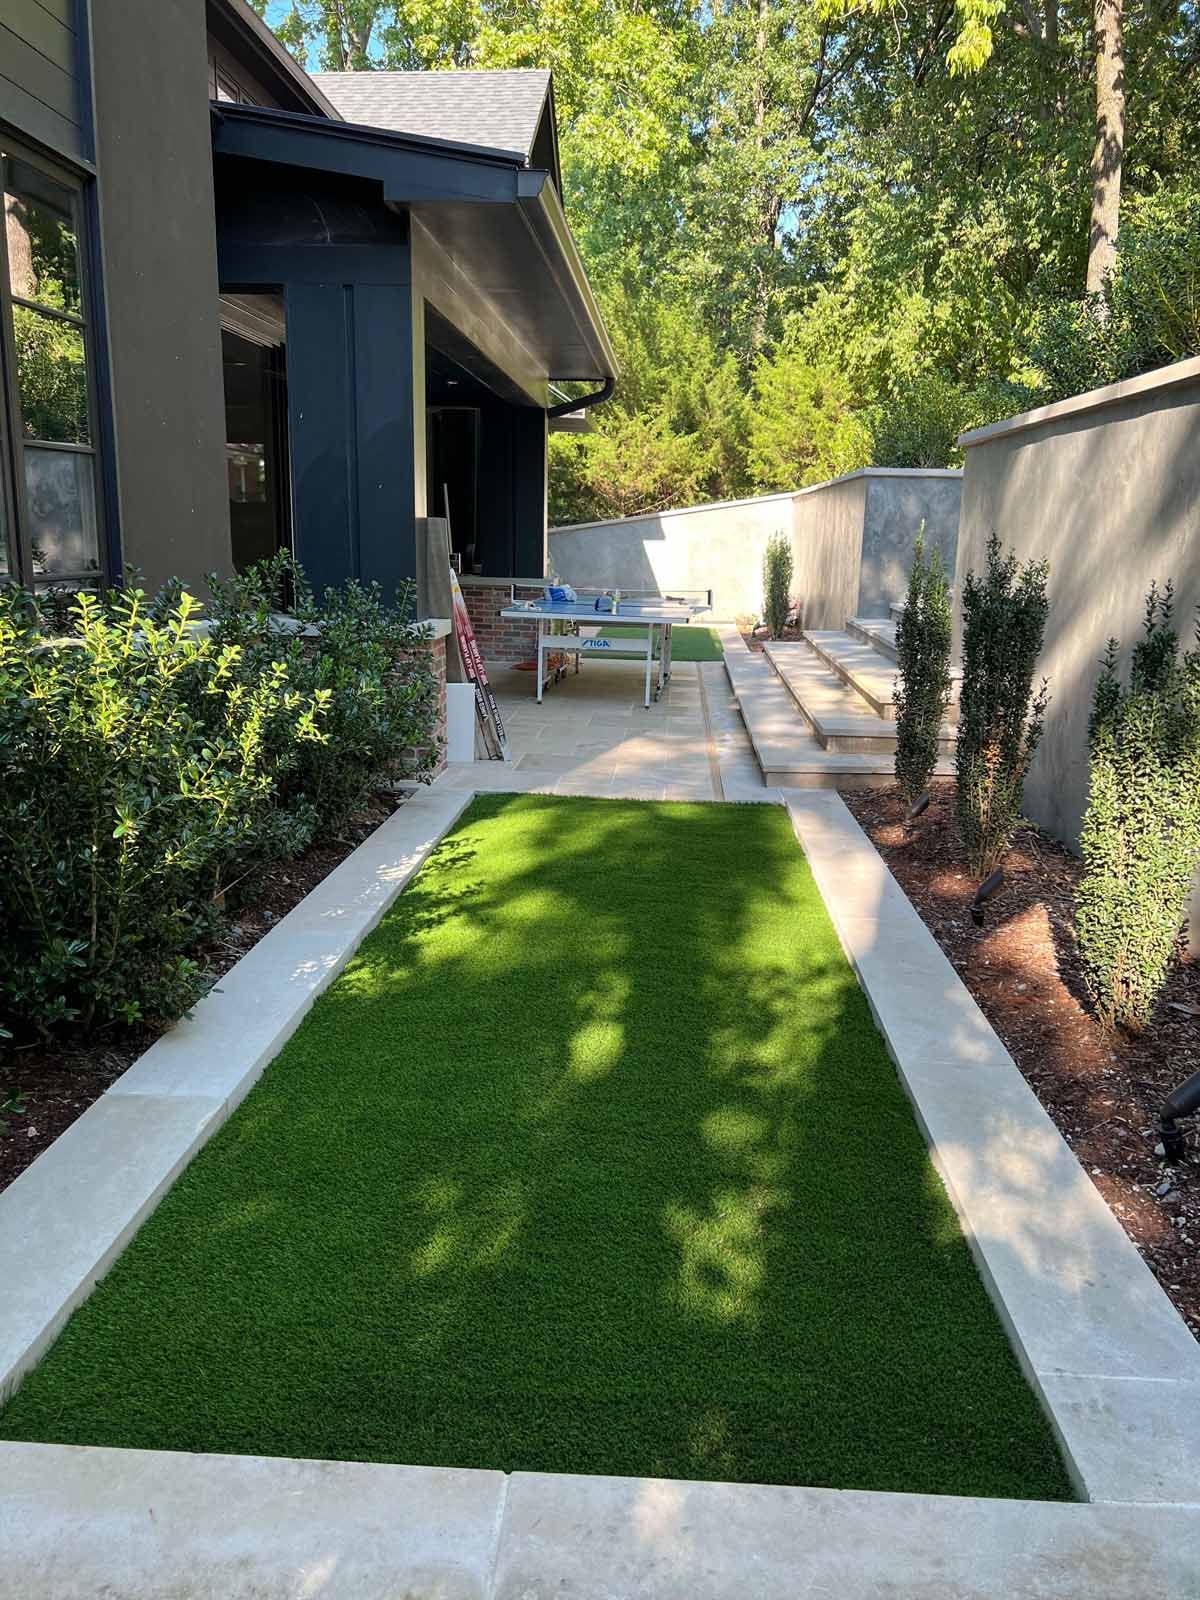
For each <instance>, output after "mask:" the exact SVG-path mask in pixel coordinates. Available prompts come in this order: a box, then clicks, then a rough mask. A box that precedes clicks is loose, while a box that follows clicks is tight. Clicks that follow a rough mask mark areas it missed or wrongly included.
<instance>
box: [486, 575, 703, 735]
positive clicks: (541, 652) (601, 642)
mask: <svg viewBox="0 0 1200 1600" xmlns="http://www.w3.org/2000/svg"><path fill="white" fill-rule="evenodd" d="M711 606H712V597H711V595H709V596H707V598H706V601H705V603H703V604H701V603H699V602H697V601H695V600H689V599H688V598H687V597H686V596H685V595H680V596H672V595H655V596H644V595H639V596H637V597H630V598H622V599H621V600H619V601H618V602H617V603H616V605H615V608H614V606H613V602H612V598H611V596H608V595H598V596H595V597H592V596H588V597H586V598H581V599H578V600H545V599H543V600H524V601H514V602H513V604H512V605H510V606H506V607H505V609H504V610H503V611H502V612H501V613H500V615H501V616H502V617H503V618H505V620H506V621H520V622H530V621H533V620H534V619H536V620H537V625H538V641H537V674H536V676H537V699H538V704H539V705H540V704H541V702H542V690H543V688H544V686H545V683H546V659H547V657H548V656H554V655H560V654H562V655H573V656H574V657H575V666H576V670H577V671H578V667H579V662H580V660H581V659H582V658H588V659H591V660H596V659H600V660H603V659H606V658H607V659H608V660H617V661H644V662H645V663H646V701H645V703H646V706H647V708H649V705H650V696H651V691H652V690H653V695H654V698H655V700H657V699H658V698H659V696H660V695H661V694H662V692H663V689H664V688H665V687H666V685H667V683H668V681H669V680H670V677H671V629H672V628H673V627H679V626H681V625H685V624H687V623H689V622H693V621H694V620H695V619H696V617H698V616H702V615H703V614H704V613H705V612H706V611H708V610H710V609H711ZM601 608H602V609H601ZM564 624H565V626H564ZM585 626H590V627H594V628H598V629H599V628H610V627H614V626H619V627H622V628H626V627H628V628H633V629H637V630H638V635H637V636H635V637H631V638H620V639H606V638H604V637H603V636H602V635H601V634H600V633H595V634H585V633H581V632H580V631H579V630H580V629H581V628H583V627H585ZM568 628H570V629H571V630H572V631H570V632H568V631H567V629H568ZM642 630H644V636H642ZM656 642H657V651H656V649H655V645H656ZM656 665H657V668H658V671H657V675H656V674H655V666H656Z"/></svg>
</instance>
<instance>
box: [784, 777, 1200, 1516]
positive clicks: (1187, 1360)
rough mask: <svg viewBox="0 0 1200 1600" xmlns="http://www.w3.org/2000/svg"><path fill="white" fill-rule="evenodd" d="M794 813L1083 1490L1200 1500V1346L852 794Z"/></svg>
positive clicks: (820, 795) (1116, 1496)
mask: <svg viewBox="0 0 1200 1600" xmlns="http://www.w3.org/2000/svg"><path fill="white" fill-rule="evenodd" d="M786 803H787V807H788V810H789V812H790V814H791V818H792V824H793V827H794V828H795V831H796V835H797V837H798V839H799V841H800V844H801V846H802V847H803V849H804V853H805V855H806V856H807V857H808V861H809V865H810V867H811V869H812V872H813V876H814V877H815V879H816V881H817V885H818V887H819V889H820V890H821V894H822V896H823V898H824V900H825V904H826V907H827V909H828V911H829V915H830V917H831V919H832V920H833V923H834V926H835V928H836V930H837V933H838V936H839V938H840V939H841V942H842V946H843V948H844V949H845V952H846V955H847V957H848V958H849V960H850V962H851V964H852V966H853V967H854V970H855V972H856V974H857V975H858V979H859V982H860V983H861V985H862V987H863V990H864V992H865V994H866V996H867V999H868V1002H869V1003H870V1006H871V1010H872V1012H873V1014H874V1016H875V1020H876V1023H877V1024H878V1027H879V1030H880V1032H881V1033H882V1034H883V1037H884V1039H885V1041H886V1042H887V1046H888V1050H889V1051H890V1053H891V1055H892V1058H893V1060H894V1061H895V1063H896V1066H897V1069H898V1070H899V1073H900V1077H901V1080H902V1082H903V1083H904V1086H905V1088H906V1090H907V1092H908V1095H909V1098H910V1099H911V1101H912V1104H913V1108H914V1110H915V1112H916V1116H917V1121H918V1123H919V1124H920V1126H921V1128H922V1131H923V1132H924V1134H925V1137H926V1140H927V1142H928V1144H929V1148H930V1154H931V1156H932V1158H933V1160H934V1163H935V1165H936V1166H937V1168H938V1170H939V1172H940V1173H941V1176H942V1178H943V1181H944V1182H945V1185H946V1188H947V1191H948V1192H949V1195H950V1198H951V1200H952V1202H953V1204H954V1206H955V1209H956V1210H957V1212H958V1216H959V1219H960V1221H961V1223H962V1227H963V1231H964V1233H965V1234H966V1237H967V1240H968V1242H969V1244H970V1246H971V1250H972V1252H973V1254H974V1256H975V1260H976V1263H977V1265H978V1267H979V1271H980V1274H981V1276H982V1278H983V1280H984V1283H985V1284H986V1285H987V1288H988V1290H989V1292H990V1294H991V1296H992V1299H993V1301H994V1302H995V1305H996V1309H997V1311H998V1312H999V1315H1000V1317H1001V1320H1002V1321H1003V1323H1004V1325H1005V1327H1006V1328H1007V1330H1008V1333H1009V1337H1010V1338H1011V1340H1012V1343H1013V1346H1014V1348H1015V1350H1016V1352H1017V1355H1018V1357H1019V1359H1020V1361H1021V1364H1022V1366H1023V1367H1024V1370H1025V1372H1026V1374H1027V1376H1028V1378H1029V1380H1030V1382H1031V1384H1032V1385H1033V1388H1034V1390H1035V1392H1036V1393H1037V1394H1038V1396H1039V1397H1040V1399H1041V1401H1042V1404H1043V1405H1044V1407H1045V1409H1046V1412H1047V1415H1048V1416H1049V1418H1050V1421H1051V1423H1052V1425H1053V1427H1054V1430H1055V1432H1056V1434H1057V1435H1058V1438H1059V1442H1060V1444H1061V1446H1062V1449H1063V1453H1064V1457H1065V1459H1066V1462H1067V1465H1068V1468H1069V1469H1070V1471H1071V1474H1072V1476H1073V1478H1074V1480H1075V1483H1076V1486H1077V1487H1078V1489H1079V1490H1080V1492H1081V1493H1082V1494H1083V1495H1084V1496H1085V1498H1086V1499H1088V1500H1092V1501H1117V1502H1140V1503H1144V1504H1151V1503H1153V1504H1164V1503H1166V1504H1170V1503H1174V1504H1195V1503H1197V1502H1200V1345H1197V1343H1196V1341H1195V1339H1193V1337H1192V1335H1191V1333H1190V1332H1189V1331H1188V1328H1187V1326H1186V1324H1185V1323H1184V1321H1183V1319H1182V1317H1180V1315H1179V1313H1178V1312H1177V1311H1176V1310H1175V1307H1174V1306H1173V1305H1172V1304H1171V1302H1170V1300H1169V1299H1168V1298H1167V1296H1166V1295H1165V1294H1164V1293H1163V1291H1162V1289H1161V1288H1160V1287H1159V1285H1158V1283H1157V1281H1156V1280H1155V1278H1154V1275H1153V1273H1152V1272H1151V1271H1150V1269H1149V1268H1148V1267H1147V1266H1146V1264H1145V1262H1144V1261H1143V1260H1142V1258H1141V1256H1140V1255H1139V1254H1138V1252H1137V1249H1136V1248H1135V1246H1134V1245H1133V1244H1132V1242H1131V1241H1130V1239H1129V1238H1128V1236H1127V1235H1126V1233H1125V1231H1124V1229H1123V1228H1122V1227H1121V1225H1120V1223H1119V1222H1118V1221H1117V1219H1116V1217H1115V1216H1114V1215H1113V1213H1112V1212H1111V1211H1110V1209H1109V1207H1108V1205H1107V1204H1106V1202H1105V1201H1104V1199H1103V1198H1102V1197H1101V1195H1100V1194H1099V1192H1098V1191H1097V1189H1096V1188H1095V1186H1094V1185H1093V1184H1092V1182H1091V1180H1090V1179H1089V1178H1088V1176H1087V1174H1086V1173H1085V1172H1084V1170H1083V1168H1082V1167H1081V1166H1080V1165H1079V1162H1078V1161H1077V1160H1076V1158H1075V1156H1074V1154H1073V1153H1072V1151H1071V1149H1070V1147H1069V1146H1068V1145H1067V1143H1066V1141H1065V1140H1064V1139H1063V1137H1062V1135H1061V1134H1060V1133H1059V1132H1058V1129H1057V1128H1056V1127H1055V1125H1054V1123H1053V1122H1052V1121H1051V1119H1050V1117H1049V1116H1048V1115H1047V1114H1046V1112H1045V1111H1044V1110H1043V1109H1042V1107H1041V1105H1040V1103H1039V1102H1038V1099H1037V1097H1036V1095H1035V1094H1034V1093H1033V1090H1032V1089H1031V1088H1030V1087H1029V1085H1028V1084H1027V1083H1026V1082H1025V1079H1024V1078H1023V1077H1022V1075H1021V1073H1020V1071H1019V1070H1018V1068H1017V1066H1016V1064H1015V1063H1014V1061H1013V1060H1012V1057H1011V1056H1010V1055H1009V1054H1008V1052H1007V1050H1005V1048H1004V1046H1003V1044H1002V1043H1001V1042H1000V1039H999V1038H998V1036H997V1035H996V1033H995V1032H994V1030H993V1029H992V1027H991V1025H990V1023H989V1022H988V1021H987V1019H986V1018H985V1017H984V1015H983V1013H982V1011H980V1009H979V1007H978V1006H977V1005H976V1004H975V1001H974V1000H973V999H972V997H971V995H970V993H969V992H968V991H967V988H966V986H965V985H964V984H963V982H962V980H961V979H960V978H959V976H958V974H957V973H956V972H955V970H954V968H953V967H952V966H951V964H950V962H949V961H948V960H947V959H946V957H945V956H944V955H943V953H942V951H941V949H940V947H939V946H938V944H937V942H936V940H935V939H934V938H933V935H932V934H931V933H930V932H929V930H928V929H927V928H926V927H925V924H924V923H923V922H922V921H921V918H920V917H919V916H918V915H917V912H916V911H915V910H914V909H913V907H912V905H911V904H910V902H909V901H908V899H907V897H906V896H905V895H904V893H903V891H902V890H901V888H900V886H899V884H898V883H897V882H896V880H895V879H894V878H893V877H892V875H891V873H890V872H889V871H888V869H887V867H886V866H885V864H884V862H883V860H882V858H881V857H880V855H879V853H878V852H877V851H876V849H875V847H874V845H872V843H871V841H870V840H869V839H868V838H867V836H866V834H865V833H864V832H863V830H862V829H861V828H860V827H859V825H858V823H857V822H856V821H855V820H854V818H853V817H852V816H851V814H850V812H849V810H848V809H847V807H846V805H845V802H844V801H843V800H842V798H841V796H840V795H837V794H834V793H831V792H828V791H806V792H803V793H799V794H789V795H788V796H787V800H786Z"/></svg>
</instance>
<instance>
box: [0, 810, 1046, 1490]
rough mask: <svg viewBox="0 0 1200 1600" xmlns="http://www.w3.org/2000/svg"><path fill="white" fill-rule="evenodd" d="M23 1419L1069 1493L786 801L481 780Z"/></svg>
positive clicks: (26, 1426) (504, 1464)
mask: <svg viewBox="0 0 1200 1600" xmlns="http://www.w3.org/2000/svg"><path fill="white" fill-rule="evenodd" d="M0 1435H2V1436H3V1437H6V1438H9V1439H35V1440H52V1441H60V1442H63V1443H74V1444H105V1445H118V1446H143V1447H151V1448H159V1449H172V1450H200V1451H232V1452H252V1453H261V1454H267V1455H277V1454H278V1455H290V1456H309V1457H330V1458H340V1459H352V1460H364V1461H402V1462H414V1463H431V1464H438V1463H442V1464H457V1465H464V1466H475V1467H494V1468H505V1469H510V1470H516V1469H544V1470H550V1471H560V1472H593V1473H620V1474H659V1475H664V1476H668V1477H683V1478H724V1479H739V1480H746V1481H756V1482H767V1483H791V1484H814V1485H816V1484H828V1485H835V1486H845V1487H851V1486H853V1487H864V1488H873V1489H892V1490H924V1491H934V1492H939V1491H940V1492H948V1493H956V1494H978V1495H1019V1496H1030V1497H1040V1498H1052V1497H1055V1498H1057V1497H1067V1496H1068V1495H1069V1489H1068V1484H1067V1480H1066V1477H1065V1474H1064V1472H1063V1469H1062V1467H1061V1465H1060V1462H1059V1460H1058V1457H1057V1454H1056V1451H1055V1447H1054V1445H1053V1443H1052V1441H1051V1438H1050V1435H1049V1431H1048V1429H1047V1426H1046V1424H1045V1422H1044V1421H1043V1419H1042V1416H1041V1413H1040V1411H1039V1409H1038V1406H1037V1404H1036V1403H1035V1401H1034V1398H1033V1395H1032V1394H1031V1392H1030V1391H1029V1389H1028V1388H1027V1386H1026V1384H1025V1383H1024V1381H1023V1379H1022V1377H1021V1375H1020V1373H1019V1371H1018V1368H1017V1364H1016V1362H1015V1360H1014V1358H1013V1356H1012V1354H1011V1352H1010V1350H1009V1347H1008V1344H1007V1342H1006V1340H1005V1338H1004V1335H1003V1333H1002V1331H1001V1329H1000V1326H999V1324H998V1322H997V1320H996V1317H995V1315H994V1314H993V1312H992V1309H991V1306H990V1304H989V1302H988V1299H987V1297H986V1295H985V1293H984V1290H983V1288H982V1286H981V1284H980V1282H979V1279H978V1277H977V1276H976V1273H975V1271H974V1268H973V1265H972V1262H971V1259H970V1256H969V1253H968V1251H967V1247H966V1245H965V1243H964V1241H963V1237H962V1235H961V1233H960V1231H959V1229H958V1226H957V1223H956V1220H955V1217H954V1215H953V1213H952V1211H951V1208H950V1206H949V1203H948V1201H947V1199H946V1196H945V1193H944V1191H943V1190H942V1188H941V1186H940V1184H939V1182H938V1180H937V1178H936V1177H935V1175H934V1173H933V1170H932V1168H931V1166H930V1164H929V1161H928V1159H927V1156H926V1152H925V1149H924V1146H923V1143H922V1140H921V1138H920V1136H919V1134H918V1131H917V1129H916V1126H915V1125H914V1122H913V1119H912V1116H911V1114H910V1111H909V1107H908V1104H907V1102H906V1100H905V1097H904V1095H903V1093H902V1091H901V1089H900V1086H899V1084H898V1082H897V1079H896V1076H895V1073H894V1071H893V1069H892V1067H891V1065H890V1063H889V1061H888V1058H887V1056H886V1055H885V1053H884V1049H883V1046H882V1044H881V1042H880V1039H879V1037H878V1035H877V1033H876V1031H875V1029H874V1027H873V1026H872V1023H871V1019H870V1016H869V1013H868V1010H867V1006H866V1003H865V1001H864V998H863V996H862V993H861V991H860V990H859V989H858V987H857V986H856V984H855V982H854V980H853V978H852V976H851V973H850V971H849V969H848V967H847V965H846V962H845V959H844V958H843V956H842V953H841V951H840V949H839V947H838V943H837V939H836V937H835V935H834V933H833V930H832V928H831V926H830V923H829V920H828V917H827V916H826V913H825V911H824V908H823V906H822V904H821V901H820V898H819V896H818V894H817V891H816V888H815V886H814V884H813V881H812V878H811V876H810V874H809V871H808V867H807V865H806V863H805V861H804V858H803V856H802V855H801V853H800V851H799V849H798V847H797V846H796V843H795V841H794V839H793V837H792V834H791V830H790V827H789V824H788V818H787V816H786V814H785V813H784V812H783V811H782V810H779V809H777V808H775V807H773V806H745V807H733V806H717V805H637V804H631V803H624V802H614V801H603V800H584V799H578V800H577V799H548V798H539V797H534V796H526V797H520V798H504V797H499V796H497V797H488V798H485V799H480V800H477V801H476V802H475V803H474V804H473V805H472V807H471V808H470V810H469V811H468V812H467V813H466V815H465V816H464V818H463V819H462V820H461V821H460V823H459V825H458V826H457V828H456V829H455V830H454V831H453V832H452V833H451V835H449V836H448V837H447V839H446V840H445V841H444V842H443V844H442V846H441V848H440V849H439V851H438V852H437V853H436V855H435V856H434V858H433V859H432V861H431V862H430V863H429V864H428V865H427V867H426V868H425V870H424V871H423V872H422V873H421V874H420V876H419V877H418V879H417V880H416V881H415V883H414V884H413V885H412V887H411V888H410V889H409V890H408V891H407V892H406V893H405V894H403V895H402V896H401V897H400V898H399V900H398V902H397V903H396V905H395V907H394V908H393V910H392V911H391V912H390V913H389V915H388V916H387V917H386V918H385V919H384V921H383V923H382V924H381V926H380V927H379V928H378V930H377V931H376V932H375V933H374V934H373V935H372V937H371V938H370V939H369V940H367V942H366V943H365V945H364V946H363V948H362V950H361V952H360V954H359V956H358V958H357V959H356V960H355V961H354V963H353V964H352V965H351V967H349V968H348V970H347V971H346V973H345V974H344V975H343V977H342V978H341V979H340V980H339V981H338V982H337V983H336V984H335V985H334V986H333V987H332V988H331V989H330V991H329V992H328V993H327V994H326V995H325V996H324V998H322V999H321V1000H320V1001H318V1003H317V1005H316V1006H315V1007H314V1009H313V1011H312V1013H311V1014H310V1016H309V1018H308V1019H307V1020H306V1022H305V1023H304V1024H303V1026H302V1027H301V1028H300V1030H299V1032H298V1033H297V1034H296V1036H295V1037H294V1039H293V1040H292V1041H291V1043H290V1044H289V1045H288V1046H287V1047H286V1048H285V1049H284V1051H283V1053H282V1054H281V1055H280V1057H279V1059H278V1060H277V1061H276V1063H275V1064H274V1066H273V1067H272V1068H271V1069H270V1071H269V1072H268V1073H267V1074H266V1076H265V1077H264V1078H263V1080H262V1081H261V1083H260V1084H259V1085H258V1087H257V1088H256V1089H255V1090H254V1091H253V1092H252V1094H251V1095H250V1096H249V1097H248V1099H247V1100H246V1102H245V1103H244V1105H243V1106H242V1108H241V1109H240V1110H239V1111H238V1112H237V1114H236V1115H235V1116H234V1117H233V1118H232V1119H231V1120H230V1122H229V1123H227V1124H226V1126H225V1127H224V1128H223V1129H222V1130H221V1132H220V1133H219V1134H218V1135H217V1136H216V1138H215V1139H214V1140H213V1141H212V1142H211V1143H210V1144H209V1145H208V1146H207V1147H206V1149H205V1150H204V1151H203V1152H202V1153H201V1154H200V1155H199V1156H198V1157H197V1159H196V1160H195V1161H194V1162H193V1163H192V1165H191V1166H190V1167H189V1168H188V1169H187V1171H186V1172H185V1174H184V1175H183V1176H182V1177H181V1178H180V1180H179V1181H178V1182H177V1183H176V1185H175V1187H174V1188H173V1189H172V1190H171V1192H170V1193H169V1194H168V1195H167V1197H166V1198H165V1199H164V1200H163V1202H162V1204H161V1205H160V1206H159V1208H158V1210H157V1211H156V1212H155V1214H154V1215H153V1217H152V1218H151V1219H150V1220H149V1221H148V1222H147V1224H146V1225H145V1227H144V1228H143V1229H142V1231H141V1232H140V1233H139V1234H138V1236H137V1238H136V1239H135V1241H134V1242H133V1243H132V1244H131V1245H130V1247H129V1248H128V1250H127V1251H126V1252H125V1254H124V1255H123V1256H122V1257H121V1258H120V1260H119V1261H118V1262H117V1264H116V1266H115V1267H114V1268H113V1270H112V1271H111V1273H110V1274H109V1276H108V1277H107V1278H106V1279H105V1281H104V1282H103V1283H102V1284H101V1285H100V1286H99V1288H98V1289H97V1290H96V1292H95V1294H94V1295H93V1296H92V1297H91V1299H90V1300H89V1301H87V1302H86V1304H85V1305H84V1306H83V1307H82V1308H81V1310H80V1311H79V1312H78V1313H77V1314H76V1315H75V1316H74V1317H73V1318H72V1320H71V1322H70V1323H69V1325H68V1326H67V1328H66V1330H65V1331H64V1333H63V1334H62V1336H61V1338H60V1339H59V1340H58V1343H57V1344H56V1345H55V1347H54V1348H53V1350H52V1351H51V1352H50V1354H49V1355H48V1357H47V1358H46V1360H45V1361H44V1362H43V1364H42V1365H41V1367H39V1368H38V1369H37V1370H36V1371H35V1372H34V1373H33V1374H32V1375H31V1376H30V1377H29V1379H28V1380H27V1381H26V1383H25V1385H24V1387H23V1388H22V1389H21V1390H20V1391H19V1392H18V1394H17V1396H16V1397H15V1399H14V1400H13V1401H12V1403H11V1404H10V1405H9V1407H8V1409H7V1410H6V1411H4V1413H3V1414H2V1416H0Z"/></svg>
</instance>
